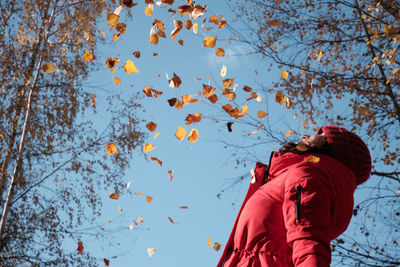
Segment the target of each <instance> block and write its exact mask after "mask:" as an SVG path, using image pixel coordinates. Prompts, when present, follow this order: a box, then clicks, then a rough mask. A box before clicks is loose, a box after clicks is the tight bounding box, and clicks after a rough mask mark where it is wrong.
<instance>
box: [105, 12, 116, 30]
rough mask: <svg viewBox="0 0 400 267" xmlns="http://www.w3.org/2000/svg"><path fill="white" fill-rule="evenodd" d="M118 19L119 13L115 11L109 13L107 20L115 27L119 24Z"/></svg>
mask: <svg viewBox="0 0 400 267" xmlns="http://www.w3.org/2000/svg"><path fill="white" fill-rule="evenodd" d="M118 20H119V15H117V14H115V13H110V14H108V15H107V22H108V25H110V26H111V27H115V26H116V25H117V24H118Z"/></svg>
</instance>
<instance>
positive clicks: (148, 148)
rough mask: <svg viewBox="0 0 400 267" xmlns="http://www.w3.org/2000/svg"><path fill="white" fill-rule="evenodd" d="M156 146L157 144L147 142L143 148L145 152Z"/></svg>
mask: <svg viewBox="0 0 400 267" xmlns="http://www.w3.org/2000/svg"><path fill="white" fill-rule="evenodd" d="M154 148H156V146H154V145H152V144H145V145H144V148H143V152H144V153H146V152H149V151H152V150H153V149H154Z"/></svg>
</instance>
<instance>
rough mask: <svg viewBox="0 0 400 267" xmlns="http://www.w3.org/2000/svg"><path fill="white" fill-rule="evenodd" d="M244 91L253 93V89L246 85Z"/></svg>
mask: <svg viewBox="0 0 400 267" xmlns="http://www.w3.org/2000/svg"><path fill="white" fill-rule="evenodd" d="M243 90H244V91H246V92H251V91H252V90H253V89H252V88H251V87H250V86H247V85H245V86H244V87H243Z"/></svg>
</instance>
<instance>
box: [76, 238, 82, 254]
mask: <svg viewBox="0 0 400 267" xmlns="http://www.w3.org/2000/svg"><path fill="white" fill-rule="evenodd" d="M77 250H78V252H79V254H82V253H83V244H82V242H81V241H79V242H78V248H77Z"/></svg>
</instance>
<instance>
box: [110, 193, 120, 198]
mask: <svg viewBox="0 0 400 267" xmlns="http://www.w3.org/2000/svg"><path fill="white" fill-rule="evenodd" d="M109 197H110V198H111V199H119V198H120V195H118V194H117V193H111V194H110V196H109Z"/></svg>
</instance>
